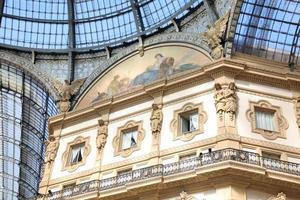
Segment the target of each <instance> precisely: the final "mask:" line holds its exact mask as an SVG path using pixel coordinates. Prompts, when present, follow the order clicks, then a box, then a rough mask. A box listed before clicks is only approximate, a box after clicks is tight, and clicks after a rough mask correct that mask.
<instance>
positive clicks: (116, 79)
mask: <svg viewBox="0 0 300 200" xmlns="http://www.w3.org/2000/svg"><path fill="white" fill-rule="evenodd" d="M210 62H211V61H210V59H209V58H208V57H207V56H206V55H205V54H203V53H202V52H200V51H198V50H195V49H192V48H188V47H183V46H164V47H157V48H154V49H150V50H147V51H145V54H144V56H143V57H140V56H139V55H134V56H132V57H130V58H127V59H126V60H124V61H123V62H121V63H119V64H117V65H116V66H115V67H113V69H112V70H110V71H109V72H108V73H106V74H105V75H104V76H103V77H102V78H100V79H99V80H98V81H97V83H96V84H95V85H94V86H93V87H92V88H91V89H90V90H89V92H88V93H87V94H86V95H85V97H83V99H82V100H81V101H80V103H79V105H78V107H85V106H83V105H84V104H85V105H87V104H89V103H91V102H93V101H97V100H99V99H101V98H103V97H104V96H113V95H116V94H120V93H123V92H126V91H129V90H133V89H135V88H137V87H140V86H142V85H146V84H150V83H151V82H153V81H155V80H158V79H163V78H166V77H168V76H171V75H172V74H177V73H180V72H183V71H186V70H189V69H194V68H197V67H201V66H203V65H205V64H207V63H210Z"/></svg>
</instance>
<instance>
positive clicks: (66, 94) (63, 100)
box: [54, 79, 85, 112]
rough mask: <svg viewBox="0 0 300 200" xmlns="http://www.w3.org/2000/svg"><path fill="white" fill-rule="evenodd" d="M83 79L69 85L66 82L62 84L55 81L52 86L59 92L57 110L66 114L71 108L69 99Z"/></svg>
mask: <svg viewBox="0 0 300 200" xmlns="http://www.w3.org/2000/svg"><path fill="white" fill-rule="evenodd" d="M84 80H85V79H78V80H75V81H73V82H72V83H70V82H69V81H68V80H65V81H64V83H63V84H62V83H60V82H59V81H55V82H54V83H55V84H54V86H55V88H56V89H57V90H58V92H59V110H60V112H67V111H69V109H70V108H71V102H70V100H71V97H72V96H73V95H74V94H76V93H77V92H78V91H79V89H80V87H81V85H82V84H83V82H84Z"/></svg>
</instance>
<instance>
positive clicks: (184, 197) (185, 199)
mask: <svg viewBox="0 0 300 200" xmlns="http://www.w3.org/2000/svg"><path fill="white" fill-rule="evenodd" d="M178 200H196V199H195V198H194V197H192V196H191V195H189V194H188V193H186V192H185V191H182V192H181V193H180V194H179V198H178Z"/></svg>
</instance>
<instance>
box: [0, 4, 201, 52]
mask: <svg viewBox="0 0 300 200" xmlns="http://www.w3.org/2000/svg"><path fill="white" fill-rule="evenodd" d="M201 2H202V0H4V1H0V4H1V3H2V5H0V9H1V10H3V14H2V19H1V29H0V44H1V46H4V47H11V46H13V47H17V48H18V49H23V50H28V48H30V49H40V50H50V51H53V50H57V51H68V50H70V49H73V50H74V51H77V50H89V49H96V48H103V47H105V46H115V45H118V44H121V43H123V42H125V41H126V42H128V41H132V40H136V39H137V38H138V37H139V36H141V35H146V34H149V33H153V32H155V31H157V30H158V29H159V27H164V26H166V25H168V24H169V23H170V20H171V19H176V18H180V17H182V16H183V15H185V14H186V13H188V12H187V11H186V10H187V9H188V8H190V7H195V6H197V5H199V4H200V3H201Z"/></svg>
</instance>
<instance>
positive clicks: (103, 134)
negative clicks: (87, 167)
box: [96, 119, 108, 152]
mask: <svg viewBox="0 0 300 200" xmlns="http://www.w3.org/2000/svg"><path fill="white" fill-rule="evenodd" d="M98 125H99V127H98V135H97V141H96V142H97V148H98V150H99V152H102V151H103V149H104V146H105V144H106V140H107V135H108V134H107V123H106V122H105V121H104V120H103V119H100V120H99V121H98Z"/></svg>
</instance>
